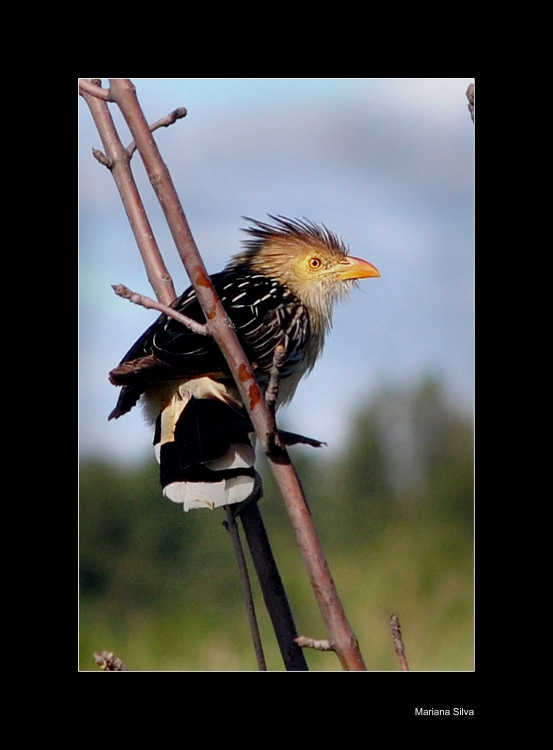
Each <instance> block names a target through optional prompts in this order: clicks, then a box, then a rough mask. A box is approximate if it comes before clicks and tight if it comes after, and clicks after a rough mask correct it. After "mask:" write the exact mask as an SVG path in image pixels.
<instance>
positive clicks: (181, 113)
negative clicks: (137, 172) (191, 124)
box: [127, 107, 188, 157]
mask: <svg viewBox="0 0 553 750" xmlns="http://www.w3.org/2000/svg"><path fill="white" fill-rule="evenodd" d="M187 114H188V112H187V109H186V107H177V108H176V109H174V110H173V111H172V112H170V113H169V114H168V115H165V117H162V118H161V119H160V120H156V122H154V123H153V125H150V133H153V132H154V130H157V129H158V128H168V127H169V125H172V124H173V123H174V122H176V121H177V120H181V119H182V118H183V117H186V115H187ZM135 151H136V143H135V142H134V141H131V142H130V143H129V145H128V146H127V153H128V155H129V157H130V156H132V155H133V154H134V152H135Z"/></svg>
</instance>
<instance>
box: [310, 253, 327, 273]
mask: <svg viewBox="0 0 553 750" xmlns="http://www.w3.org/2000/svg"><path fill="white" fill-rule="evenodd" d="M307 265H308V266H309V268H310V269H311V270H312V271H318V270H319V268H320V267H321V266H322V265H323V262H322V260H321V259H320V258H317V257H316V256H314V257H313V258H309V261H308V264H307Z"/></svg>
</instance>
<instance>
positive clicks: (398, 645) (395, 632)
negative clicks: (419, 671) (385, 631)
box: [390, 615, 409, 672]
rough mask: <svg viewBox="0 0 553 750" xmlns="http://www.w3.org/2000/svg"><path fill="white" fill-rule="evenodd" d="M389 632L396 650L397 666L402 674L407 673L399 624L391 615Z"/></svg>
mask: <svg viewBox="0 0 553 750" xmlns="http://www.w3.org/2000/svg"><path fill="white" fill-rule="evenodd" d="M390 630H391V632H392V641H393V643H394V648H395V650H396V654H397V658H398V661H399V666H400V668H401V671H402V672H408V671H409V665H408V664H407V657H406V656H405V646H404V645H403V637H402V635H401V623H400V622H399V617H398V616H397V615H392V617H391V619H390Z"/></svg>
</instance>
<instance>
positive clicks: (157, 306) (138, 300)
mask: <svg viewBox="0 0 553 750" xmlns="http://www.w3.org/2000/svg"><path fill="white" fill-rule="evenodd" d="M111 286H112V289H113V291H114V292H115V294H116V295H117V296H118V297H123V299H128V300H129V301H130V302H132V303H133V304H135V305H140V306H141V307H145V308H146V309H147V310H158V312H161V313H164V314H165V315H168V316H169V317H170V318H174V319H175V320H178V322H179V323H182V325H183V326H186V327H187V328H190V330H191V331H194V333H199V334H200V335H201V336H208V335H209V330H208V327H207V326H206V325H202V324H201V323H198V322H197V321H195V320H192V318H189V317H187V316H186V315H183V314H182V313H180V312H178V311H177V310H174V309H173V308H172V307H169V306H168V305H164V304H162V303H161V302H156V301H155V300H153V299H152V298H151V297H146V296H144V295H143V294H137V293H136V292H132V291H131V290H130V289H129V288H128V287H126V286H125V285H124V284H112V285H111Z"/></svg>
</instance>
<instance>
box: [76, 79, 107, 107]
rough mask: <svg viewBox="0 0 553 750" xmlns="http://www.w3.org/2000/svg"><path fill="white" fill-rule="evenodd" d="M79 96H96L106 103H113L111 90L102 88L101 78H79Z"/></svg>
mask: <svg viewBox="0 0 553 750" xmlns="http://www.w3.org/2000/svg"><path fill="white" fill-rule="evenodd" d="M79 94H80V95H81V96H84V95H85V94H88V95H89V96H95V97H96V98H97V99H102V100H103V101H105V102H111V101H112V99H111V97H110V92H109V89H103V88H102V81H101V80H100V79H99V78H79Z"/></svg>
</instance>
